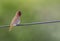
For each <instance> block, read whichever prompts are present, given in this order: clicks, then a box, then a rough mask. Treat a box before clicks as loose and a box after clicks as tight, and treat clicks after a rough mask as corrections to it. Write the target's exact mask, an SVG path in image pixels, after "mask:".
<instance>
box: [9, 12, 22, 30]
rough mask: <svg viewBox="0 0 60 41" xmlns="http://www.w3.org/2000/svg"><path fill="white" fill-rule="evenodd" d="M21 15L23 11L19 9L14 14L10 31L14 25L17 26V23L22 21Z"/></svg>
mask: <svg viewBox="0 0 60 41" xmlns="http://www.w3.org/2000/svg"><path fill="white" fill-rule="evenodd" d="M20 16H21V11H17V13H16V15H15V16H14V18H13V19H12V21H11V23H10V28H9V31H11V30H12V28H13V26H16V25H17V24H19V23H20Z"/></svg>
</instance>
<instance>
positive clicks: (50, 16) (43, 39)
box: [0, 0, 60, 41]
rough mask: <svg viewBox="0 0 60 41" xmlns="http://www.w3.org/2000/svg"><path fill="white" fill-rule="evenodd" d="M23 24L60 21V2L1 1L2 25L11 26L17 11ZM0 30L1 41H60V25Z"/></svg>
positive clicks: (0, 17) (51, 0) (37, 0)
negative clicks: (20, 13)
mask: <svg viewBox="0 0 60 41" xmlns="http://www.w3.org/2000/svg"><path fill="white" fill-rule="evenodd" d="M17 10H20V11H21V12H22V16H21V23H31V22H43V21H51V20H60V0H0V25H9V24H10V22H11V20H12V18H13V16H14V15H15V13H16V11H17ZM8 29H9V27H7V28H0V41H60V23H52V24H51V23H50V24H40V25H32V26H19V27H17V26H16V27H14V28H13V30H12V31H11V32H9V31H8Z"/></svg>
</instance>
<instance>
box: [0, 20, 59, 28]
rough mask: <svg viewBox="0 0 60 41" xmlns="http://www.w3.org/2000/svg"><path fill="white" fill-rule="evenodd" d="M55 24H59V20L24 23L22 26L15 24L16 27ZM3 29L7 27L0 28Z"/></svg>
mask: <svg viewBox="0 0 60 41" xmlns="http://www.w3.org/2000/svg"><path fill="white" fill-rule="evenodd" d="M57 22H60V20H54V21H46V22H32V23H24V24H17V25H16V26H29V25H37V24H48V23H57ZM5 27H9V25H3V26H0V28H5Z"/></svg>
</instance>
